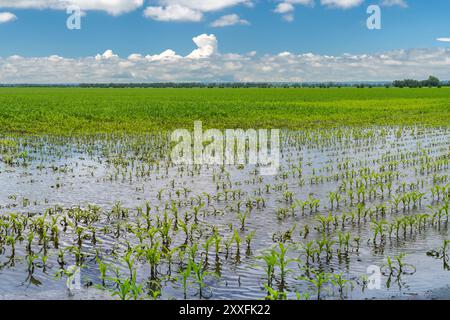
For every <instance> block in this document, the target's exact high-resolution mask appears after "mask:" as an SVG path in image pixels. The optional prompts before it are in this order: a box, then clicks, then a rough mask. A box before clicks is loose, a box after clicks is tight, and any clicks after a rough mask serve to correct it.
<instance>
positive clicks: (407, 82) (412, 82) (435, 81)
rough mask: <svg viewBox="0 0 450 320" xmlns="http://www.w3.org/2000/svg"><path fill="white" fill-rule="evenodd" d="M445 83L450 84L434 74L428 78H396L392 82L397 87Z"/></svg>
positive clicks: (434, 85) (432, 85) (430, 85)
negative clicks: (420, 79)
mask: <svg viewBox="0 0 450 320" xmlns="http://www.w3.org/2000/svg"><path fill="white" fill-rule="evenodd" d="M443 85H447V86H448V85H449V83H448V82H447V83H444V82H441V80H439V79H438V78H436V77H434V76H430V77H429V78H428V79H427V80H422V81H419V80H414V79H405V80H396V81H394V82H393V83H392V86H393V87H396V88H422V87H441V86H443Z"/></svg>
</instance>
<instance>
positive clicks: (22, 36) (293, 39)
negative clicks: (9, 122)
mask: <svg viewBox="0 0 450 320" xmlns="http://www.w3.org/2000/svg"><path fill="white" fill-rule="evenodd" d="M68 1H69V2H70V1H71V2H72V4H73V3H75V4H76V5H79V6H80V7H81V10H83V11H84V12H85V16H83V17H82V18H81V23H82V24H81V30H68V29H67V28H66V19H67V17H68V15H67V14H66V12H65V8H66V7H67V5H69V4H68V3H66V2H67V1H60V0H35V1H32V2H31V3H32V4H30V1H26V0H0V39H2V40H3V41H2V43H3V45H2V46H1V47H0V57H2V58H3V59H7V57H10V56H16V55H18V56H21V57H23V58H31V57H48V56H52V55H56V56H58V57H62V58H65V59H79V58H83V57H94V56H95V55H97V54H102V53H103V52H105V51H106V50H111V51H112V52H113V53H114V55H113V56H114V57H116V55H117V56H118V57H119V58H120V59H126V58H127V57H129V55H131V54H134V53H138V54H141V55H142V56H146V55H156V54H159V53H161V52H163V51H165V50H167V49H170V50H173V51H174V52H176V54H177V56H178V55H179V56H182V57H184V56H186V55H189V54H190V52H192V51H193V50H194V49H196V45H195V44H194V43H193V37H196V36H198V35H214V37H215V40H214V41H215V44H214V46H216V47H217V48H215V49H214V50H213V51H214V53H220V54H227V53H233V54H239V55H246V54H248V53H249V52H253V51H255V52H256V55H254V53H252V56H256V57H263V56H264V55H273V56H276V55H278V54H279V53H280V52H290V53H293V54H297V55H300V54H306V53H313V54H315V55H318V56H336V57H339V56H341V55H343V54H345V53H350V54H353V55H375V54H382V53H385V52H393V51H396V50H417V49H423V50H447V49H448V48H449V46H450V42H446V41H437V39H438V38H444V39H443V40H448V41H450V39H447V38H450V19H449V18H450V1H448V0H366V1H364V0H285V1H277V0H254V1H251V0H210V1H208V0H152V1H144V0H114V1H113V2H114V3H112V2H111V3H110V4H106V5H105V4H104V1H101V0H68ZM89 1H90V4H88V5H86V3H87V2H89ZM33 3H34V4H33ZM371 4H376V5H379V6H380V8H381V13H382V17H381V23H382V29H381V30H369V29H368V28H367V27H366V20H367V18H368V16H369V15H368V14H367V13H366V9H367V7H368V6H369V5H371ZM161 20H164V21H161ZM217 21H219V22H217ZM220 21H222V22H223V21H228V24H231V25H228V26H221V27H219V26H217V25H221V23H220ZM215 22H216V23H215ZM222 24H223V23H222ZM233 24H234V25H233ZM214 25H216V27H214ZM439 52H442V51H439ZM445 53H447V51H445ZM209 56H211V57H212V53H211V55H208V57H209ZM441 58H442V59H444V60H445V59H446V56H445V55H444V57H441ZM252 59H253V60H254V59H256V58H252ZM97 60H99V59H97ZM154 62H155V61H153V63H154ZM222 63H223V61H222ZM445 66H446V65H445ZM430 71H431V70H430ZM448 73H449V76H448V77H449V78H450V72H448ZM227 77H229V75H227ZM219 80H220V79H219Z"/></svg>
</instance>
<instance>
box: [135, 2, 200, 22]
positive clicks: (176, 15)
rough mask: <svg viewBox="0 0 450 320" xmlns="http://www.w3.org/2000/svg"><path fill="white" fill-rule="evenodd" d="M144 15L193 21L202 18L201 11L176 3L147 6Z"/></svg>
mask: <svg viewBox="0 0 450 320" xmlns="http://www.w3.org/2000/svg"><path fill="white" fill-rule="evenodd" d="M144 16H146V17H147V18H150V19H153V20H157V21H193V22H198V21H201V20H202V19H203V13H202V12H201V11H198V10H194V9H191V8H188V7H183V6H180V5H178V4H175V5H170V6H167V7H147V8H146V9H145V11H144Z"/></svg>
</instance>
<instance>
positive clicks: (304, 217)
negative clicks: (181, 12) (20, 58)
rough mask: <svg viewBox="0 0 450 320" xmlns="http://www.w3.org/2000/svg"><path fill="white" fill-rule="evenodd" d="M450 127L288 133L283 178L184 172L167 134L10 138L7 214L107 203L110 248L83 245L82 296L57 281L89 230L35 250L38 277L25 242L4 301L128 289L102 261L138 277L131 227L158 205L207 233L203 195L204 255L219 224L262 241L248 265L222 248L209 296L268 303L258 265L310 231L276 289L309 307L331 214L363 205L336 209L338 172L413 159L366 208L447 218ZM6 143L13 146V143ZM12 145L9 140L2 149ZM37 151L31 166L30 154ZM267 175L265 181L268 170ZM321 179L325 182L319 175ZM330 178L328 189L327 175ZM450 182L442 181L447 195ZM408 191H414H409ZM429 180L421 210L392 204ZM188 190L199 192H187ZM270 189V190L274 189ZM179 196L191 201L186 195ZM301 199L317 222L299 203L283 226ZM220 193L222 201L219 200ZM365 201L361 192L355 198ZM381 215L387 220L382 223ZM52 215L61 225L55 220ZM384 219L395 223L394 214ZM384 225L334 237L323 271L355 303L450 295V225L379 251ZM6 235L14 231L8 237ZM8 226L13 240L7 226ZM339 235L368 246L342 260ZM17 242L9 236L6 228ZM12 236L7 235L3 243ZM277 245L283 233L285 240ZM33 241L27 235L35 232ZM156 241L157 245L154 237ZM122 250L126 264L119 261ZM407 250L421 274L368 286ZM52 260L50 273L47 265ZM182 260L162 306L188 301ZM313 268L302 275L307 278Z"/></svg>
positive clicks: (211, 264) (2, 261) (158, 210)
mask: <svg viewBox="0 0 450 320" xmlns="http://www.w3.org/2000/svg"><path fill="white" fill-rule="evenodd" d="M449 137H450V131H449V130H448V129H436V128H406V129H404V130H403V132H402V134H401V136H400V135H399V130H398V128H373V129H370V130H366V131H363V132H360V131H357V132H354V131H352V130H349V129H344V130H343V131H342V132H339V131H326V130H324V131H317V132H313V133H311V132H310V133H305V132H284V133H283V135H282V139H283V141H282V163H281V168H280V170H279V174H278V175H276V176H264V177H263V176H259V175H258V173H257V169H258V168H255V167H252V166H247V167H244V168H241V167H226V168H219V167H215V166H202V167H199V168H190V167H175V166H172V165H170V164H169V162H168V160H167V155H168V154H169V152H168V142H167V141H166V138H165V137H164V136H158V137H149V140H146V139H142V138H133V137H125V138H124V137H121V138H111V137H105V138H92V139H86V140H76V139H63V138H60V139H54V138H48V139H43V138H23V139H17V138H10V137H2V138H1V139H0V141H13V142H14V145H13V146H9V147H3V149H1V150H2V153H1V157H2V161H0V214H1V215H2V216H3V217H7V216H8V215H9V214H10V213H11V212H15V213H18V214H20V215H29V216H33V217H37V216H42V215H43V213H44V212H45V211H46V210H48V209H55V208H60V209H58V210H60V213H58V214H59V215H61V216H63V215H65V214H66V213H67V210H68V209H70V208H74V207H81V208H88V206H89V205H95V206H98V207H99V208H100V209H99V210H100V215H101V218H100V219H99V220H98V221H97V222H95V224H94V226H95V228H97V240H98V241H97V243H95V244H94V243H92V241H90V239H88V238H87V239H86V240H85V241H84V242H83V245H82V252H83V253H84V254H85V259H84V260H83V268H82V269H81V285H82V288H81V289H80V290H75V292H72V293H69V292H68V289H67V285H66V280H67V278H64V277H63V278H61V279H60V278H57V277H55V274H56V273H57V271H58V270H60V269H61V266H60V264H59V263H58V261H57V254H58V250H59V249H62V248H65V247H68V246H73V245H75V244H76V233H75V230H74V229H73V228H71V227H69V228H67V230H65V231H63V230H62V227H61V225H60V226H59V228H60V243H59V248H58V249H56V248H55V247H54V246H53V245H52V244H50V246H49V248H48V250H47V252H45V251H44V250H43V249H42V245H41V244H40V243H39V241H38V240H37V239H36V240H34V242H33V249H32V251H33V252H34V253H35V254H36V255H37V256H38V258H37V259H36V264H35V268H34V272H33V274H32V275H30V273H29V272H28V271H27V270H28V266H27V262H26V259H27V258H26V257H27V256H28V255H29V252H28V251H27V250H26V240H22V241H20V239H17V241H16V245H15V252H14V254H12V250H11V246H10V245H8V244H3V245H2V250H1V251H0V288H1V293H0V299H9V298H23V299H107V298H111V293H112V292H114V291H115V286H114V283H112V282H111V281H107V283H106V286H105V288H103V289H101V288H97V286H99V285H100V284H101V282H102V281H101V279H100V272H99V269H98V265H97V263H96V259H95V254H96V251H95V250H97V253H98V254H99V256H100V257H101V259H102V260H103V261H105V262H107V263H109V264H110V269H109V275H110V276H113V275H114V273H113V270H114V269H115V268H119V270H120V272H121V274H122V275H125V278H126V277H127V274H128V273H127V272H128V271H127V270H128V269H127V267H126V263H125V262H124V260H123V257H124V256H125V250H126V247H127V246H128V245H129V244H130V245H131V246H133V245H136V244H138V239H137V238H136V235H135V234H133V233H131V232H129V231H127V227H129V226H132V227H135V226H136V223H137V222H138V221H142V219H143V218H142V215H141V213H140V211H138V210H137V208H144V209H143V211H145V206H146V203H149V204H150V206H151V208H152V209H151V214H152V218H153V219H154V220H156V217H161V218H162V217H163V215H164V211H167V212H169V214H170V212H171V210H170V208H171V206H172V202H173V201H175V202H176V203H177V206H178V211H179V213H178V214H179V216H178V217H179V219H183V217H184V215H185V213H187V214H188V216H189V217H190V220H189V223H188V225H189V224H190V225H192V223H193V213H192V212H193V210H194V207H195V204H196V203H197V202H196V201H198V199H201V201H202V203H204V204H205V206H204V207H203V208H201V209H200V211H199V214H198V226H199V227H198V230H199V231H198V232H196V233H195V234H196V236H195V237H194V241H193V242H198V243H199V253H198V257H197V258H198V259H200V260H201V259H203V260H201V261H204V258H205V254H204V252H203V251H204V249H203V248H202V246H201V244H203V243H204V242H205V240H206V239H208V238H209V237H210V236H211V235H212V234H213V233H212V230H213V229H212V227H213V226H214V227H216V228H217V230H218V233H219V234H220V235H221V236H222V238H223V239H224V240H228V239H231V237H232V235H233V232H234V230H238V231H239V234H240V235H241V236H242V238H244V237H245V236H246V235H248V234H249V233H250V232H252V231H255V236H254V238H253V240H252V242H251V251H250V252H248V253H247V252H246V245H245V241H244V240H242V242H243V244H241V250H240V252H239V255H237V250H236V244H235V243H233V244H232V245H231V246H230V250H229V252H228V254H226V249H225V247H224V245H223V243H222V245H221V248H220V252H219V255H218V258H217V259H216V254H215V249H214V245H212V246H211V249H210V252H209V259H208V264H207V265H205V268H206V270H208V271H210V272H216V274H217V275H216V276H208V277H206V280H205V282H206V287H205V288H204V290H203V291H204V292H203V297H202V298H212V299H261V298H264V297H265V295H266V294H267V290H266V289H265V288H264V284H265V283H267V277H266V272H265V269H264V262H263V261H262V260H261V259H258V257H259V256H261V255H262V253H263V252H264V250H267V249H269V248H271V247H272V246H274V245H276V243H275V242H274V240H276V238H277V236H276V235H280V234H281V233H284V232H286V231H287V230H289V229H291V228H292V227H294V226H296V228H295V230H294V232H293V235H292V239H290V240H288V241H287V242H286V246H288V256H289V257H291V258H299V262H298V261H293V262H290V263H289V265H288V269H289V270H290V272H288V274H287V277H286V279H285V281H284V282H285V285H284V286H280V277H279V269H278V268H277V269H276V270H275V279H274V281H273V287H274V288H279V289H280V290H284V291H285V292H286V293H287V296H288V297H289V298H295V297H296V293H310V294H311V296H312V298H314V297H315V290H314V288H312V287H311V286H310V285H309V284H308V283H307V282H306V281H304V280H301V279H299V276H304V275H305V269H304V267H305V260H306V255H305V252H304V248H303V246H302V245H304V244H306V243H307V242H309V241H314V240H320V239H321V238H322V236H323V235H322V234H321V232H319V230H317V229H316V227H317V226H318V225H319V224H318V222H317V217H318V216H321V215H322V216H327V215H328V214H329V213H330V212H331V213H332V215H333V216H341V215H342V213H343V212H347V213H348V212H353V211H355V210H356V206H355V205H351V204H350V200H349V197H348V195H347V193H345V192H342V195H341V196H342V199H341V201H340V205H339V207H338V208H336V205H334V206H333V207H331V204H330V200H329V193H330V192H339V187H340V186H342V183H343V180H345V179H344V178H342V176H340V177H339V178H335V175H336V174H339V173H344V172H345V171H346V170H347V169H343V168H342V164H343V163H347V164H348V165H349V169H348V170H350V171H351V170H354V171H355V174H356V176H355V179H358V178H359V177H358V171H359V169H361V168H363V167H364V168H370V169H372V170H375V171H378V172H379V171H380V167H381V166H383V165H385V166H386V165H387V163H388V162H389V161H387V160H386V161H383V159H386V157H387V156H395V155H403V158H404V159H407V160H408V161H410V162H408V163H406V162H405V163H403V164H402V162H401V160H397V161H399V164H398V165H397V166H396V168H395V169H393V170H392V171H393V172H395V173H398V178H396V179H394V180H393V186H392V194H391V195H389V194H388V193H387V191H385V192H384V194H383V195H381V194H380V191H377V195H376V196H373V197H371V198H369V197H368V196H367V199H366V200H365V203H364V205H365V208H367V209H372V210H374V208H375V206H376V205H381V204H386V206H387V213H386V215H385V216H384V217H383V219H385V220H387V221H393V220H394V219H396V218H398V217H401V216H412V215H415V214H418V213H421V214H422V213H428V214H433V213H434V212H435V211H436V210H437V209H438V208H440V207H441V206H442V205H443V203H444V202H443V201H442V197H441V199H440V201H437V200H436V199H434V200H433V196H432V193H431V188H432V187H433V185H434V183H433V175H434V176H438V177H441V178H442V177H445V176H447V177H448V175H449V170H448V158H449V148H450V142H449ZM4 144H5V143H4ZM0 145H1V143H0ZM22 152H26V154H25V156H23V157H22V158H21V157H20V156H18V154H20V153H22ZM424 152H426V157H427V159H429V160H428V161H430V162H431V161H434V160H436V159H447V165H444V166H441V167H440V168H439V169H436V170H435V171H433V172H430V173H429V174H422V173H421V172H420V170H418V169H420V166H421V165H420V163H419V162H414V160H419V159H421V158H422V157H423V156H424ZM9 154H14V155H15V157H14V160H13V161H12V162H9V163H7V161H5V159H6V158H5V156H6V155H9ZM295 168H301V169H302V174H301V176H299V175H298V173H294V172H296V171H295ZM255 170H256V171H255ZM317 177H318V178H317ZM316 178H317V179H316ZM448 182H449V181H448V180H447V181H446V182H445V181H442V182H438V183H437V184H438V185H445V184H446V183H448ZM403 183H406V186H407V189H406V190H403V189H402V185H403ZM411 183H418V185H417V186H416V187H414V188H416V189H414V190H416V191H417V192H423V193H424V194H425V195H424V197H423V199H422V201H421V205H418V206H417V207H416V208H412V207H411V208H409V209H403V207H402V205H400V207H399V210H398V211H397V210H394V209H393V207H392V198H393V197H394V196H396V195H401V194H404V193H405V192H410V191H411V189H410V184H411ZM185 188H186V189H185ZM266 188H268V192H267V189H266ZM177 190H178V194H177ZM226 190H234V191H236V190H240V191H239V194H240V196H235V197H233V196H232V195H231V193H230V195H229V196H228V198H226V195H225V194H226V193H227V192H226ZM286 191H288V192H292V195H293V197H292V198H293V199H294V200H295V199H297V200H301V201H305V200H307V199H308V197H309V196H311V197H313V198H315V199H320V206H319V208H318V210H317V212H315V211H314V212H310V210H309V209H308V207H307V208H306V209H305V211H304V212H302V211H301V208H300V207H299V206H297V207H295V208H294V209H293V214H288V215H287V216H286V217H283V218H282V219H279V217H278V216H277V211H279V209H281V208H289V207H290V206H291V205H293V204H294V203H295V202H293V203H291V202H290V200H289V199H286V195H285V192H286ZM206 194H209V195H210V197H211V199H210V201H208V200H207V196H206ZM355 197H356V196H355ZM257 198H262V199H263V200H264V202H265V204H264V205H259V206H257V205H255V204H254V203H255V202H256V199H257ZM247 201H250V202H252V203H253V204H254V205H253V208H252V209H251V212H250V214H249V217H248V219H247V221H246V224H245V228H244V230H240V226H241V223H240V221H239V219H238V218H237V212H236V211H237V207H238V202H242V204H241V210H242V211H243V212H245V204H246V202H247ZM117 203H120V207H121V208H126V209H128V210H129V215H128V217H126V218H122V219H120V223H121V224H122V225H123V229H122V232H121V234H120V235H119V236H115V235H114V234H113V233H111V232H109V233H108V232H102V231H101V230H102V228H104V227H105V226H109V227H111V228H114V226H115V225H116V224H117V220H114V219H108V218H107V215H106V213H107V212H111V210H112V209H113V207H114V206H115V205H117ZM377 218H378V217H377ZM46 219H49V217H48V216H47V217H46ZM380 219H381V218H380ZM370 220H371V219H368V220H367V221H365V222H361V223H350V222H346V223H345V226H344V227H343V228H341V227H340V226H339V227H338V228H337V229H334V230H332V231H330V232H329V233H328V235H327V236H328V237H329V238H330V239H333V240H335V241H336V243H335V244H334V245H333V249H332V257H331V258H330V259H325V258H324V257H325V253H322V254H321V258H320V259H318V260H317V259H316V260H315V262H314V263H312V264H311V265H310V267H312V268H314V269H317V270H322V271H325V272H326V273H329V274H342V275H343V277H344V278H345V279H347V280H349V281H351V283H352V285H351V286H350V285H348V287H347V288H346V290H345V292H344V293H343V294H342V296H343V297H344V298H348V299H381V298H398V299H412V298H420V297H422V298H423V297H426V294H427V293H428V292H429V291H433V290H438V289H441V288H444V287H446V286H449V285H450V273H449V272H450V271H447V270H445V268H444V265H443V261H442V260H441V259H435V258H433V257H430V256H427V254H426V253H427V252H428V251H429V250H432V249H437V248H439V247H441V246H442V243H443V241H444V240H445V239H450V234H449V230H448V228H447V224H446V223H441V224H439V225H436V224H434V225H432V224H431V223H428V224H427V226H426V228H423V229H420V230H414V231H413V232H410V231H409V229H408V231H407V234H406V235H405V236H403V232H401V236H400V237H399V238H396V237H393V238H388V237H387V236H386V238H385V239H384V241H383V242H382V243H378V244H373V241H372V240H373V231H372V224H371V222H370ZM305 226H308V227H309V229H310V233H309V234H308V235H307V237H306V238H304V233H303V234H300V231H303V230H304V228H305ZM5 228H6V227H5ZM5 228H4V230H5ZM338 232H350V235H351V239H354V238H355V237H360V239H361V240H360V248H359V250H357V249H356V246H354V243H352V246H351V249H350V251H349V252H348V253H347V254H343V255H339V254H338V251H337V250H338V245H337V241H338V236H337V234H338ZM2 233H3V234H4V233H5V231H3V232H2ZM2 233H0V234H2ZM274 235H275V237H274ZM25 237H26V236H25ZM171 237H172V243H171V245H170V249H173V248H175V247H176V246H178V245H182V244H183V243H184V239H185V236H184V234H183V232H182V231H181V230H180V229H178V230H171ZM145 242H148V239H146V240H145ZM113 251H114V252H116V253H117V256H114V254H112V252H113ZM399 254H407V256H406V257H405V262H406V263H407V264H410V265H413V266H414V268H415V270H416V272H415V273H414V274H412V275H409V274H404V275H401V276H400V277H398V276H397V275H394V276H391V277H389V276H388V275H380V287H379V288H377V289H373V290H370V289H369V288H365V286H364V285H363V284H362V283H363V282H364V281H363V279H364V276H369V274H368V273H367V269H368V267H369V266H378V267H382V266H383V265H385V264H386V259H387V257H388V256H390V257H395V256H398V255H399ZM45 255H47V256H48V257H49V258H48V261H47V262H46V264H45V266H43V265H42V263H39V262H40V261H41V260H42V257H43V256H45ZM184 259H186V258H184ZM184 259H183V258H182V259H181V261H180V259H179V258H178V257H177V255H176V254H175V255H174V257H173V262H172V263H169V262H168V261H167V260H165V259H162V261H161V263H160V264H159V265H158V268H157V282H158V283H159V286H160V287H159V289H160V291H161V295H160V296H159V297H158V298H160V299H171V298H176V299H182V298H184V297H185V295H184V290H183V288H182V285H181V280H180V279H179V278H177V277H179V271H181V270H183V268H184V267H185V266H184V265H183V261H184ZM71 264H75V259H74V255H73V254H71V253H70V252H68V253H67V255H66V266H65V267H67V266H68V265H71ZM134 267H135V268H136V270H137V280H138V282H139V283H142V284H144V285H145V287H146V288H147V287H148V286H147V284H148V278H149V272H150V271H149V266H148V264H147V263H146V262H145V261H141V260H139V259H136V261H135V262H134ZM300 267H301V268H300ZM190 282H191V283H190V285H189V288H188V290H187V294H186V298H188V299H199V298H200V296H199V292H198V285H196V284H195V283H193V281H192V280H191V281H190ZM322 297H323V298H328V299H339V298H341V294H339V292H338V290H337V288H336V286H332V285H331V284H330V283H328V284H326V285H325V289H324V291H323V294H322Z"/></svg>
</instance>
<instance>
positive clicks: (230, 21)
mask: <svg viewBox="0 0 450 320" xmlns="http://www.w3.org/2000/svg"><path fill="white" fill-rule="evenodd" d="M249 24H250V22H248V21H247V20H245V19H241V18H240V17H239V16H238V15H237V14H235V13H234V14H228V15H225V16H222V17H220V18H219V19H217V20H216V21H214V22H213V23H211V26H212V27H215V28H221V27H228V26H235V25H249Z"/></svg>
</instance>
